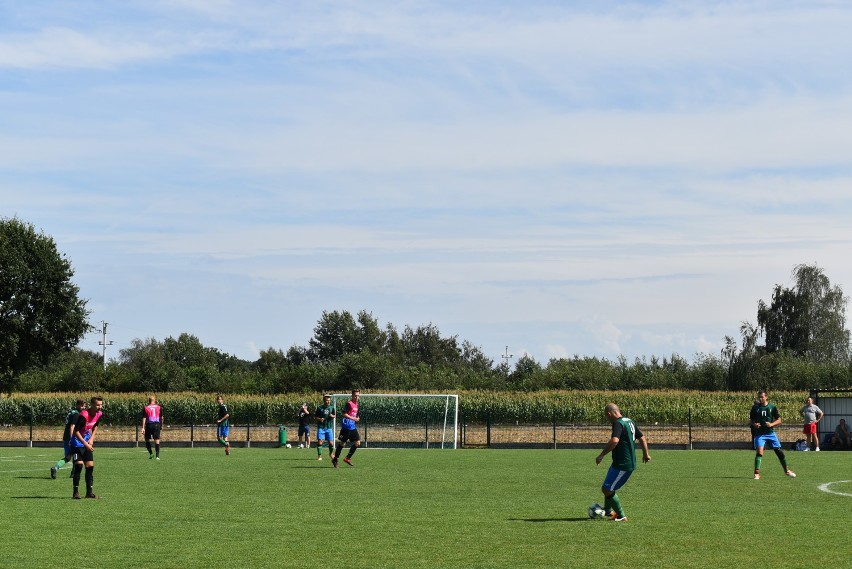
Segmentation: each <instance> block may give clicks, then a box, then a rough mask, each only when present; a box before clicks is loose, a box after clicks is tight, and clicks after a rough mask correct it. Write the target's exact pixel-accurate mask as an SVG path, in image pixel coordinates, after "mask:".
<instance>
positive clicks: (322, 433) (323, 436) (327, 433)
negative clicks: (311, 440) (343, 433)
mask: <svg viewBox="0 0 852 569" xmlns="http://www.w3.org/2000/svg"><path fill="white" fill-rule="evenodd" d="M317 440H318V441H328V442H331V441H333V440H334V429H319V428H318V429H317Z"/></svg>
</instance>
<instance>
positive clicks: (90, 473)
mask: <svg viewBox="0 0 852 569" xmlns="http://www.w3.org/2000/svg"><path fill="white" fill-rule="evenodd" d="M94 483H95V467H94V466H87V467H86V494H87V495H91V494H94V492H92V486H93V485H94Z"/></svg>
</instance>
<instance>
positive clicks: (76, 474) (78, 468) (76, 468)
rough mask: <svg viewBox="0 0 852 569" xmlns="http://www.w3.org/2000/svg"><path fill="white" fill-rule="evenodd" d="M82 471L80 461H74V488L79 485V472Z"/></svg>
mask: <svg viewBox="0 0 852 569" xmlns="http://www.w3.org/2000/svg"><path fill="white" fill-rule="evenodd" d="M81 472H83V465H82V463H74V476H72V478H73V479H74V490H76V489H77V488H79V487H80V473H81Z"/></svg>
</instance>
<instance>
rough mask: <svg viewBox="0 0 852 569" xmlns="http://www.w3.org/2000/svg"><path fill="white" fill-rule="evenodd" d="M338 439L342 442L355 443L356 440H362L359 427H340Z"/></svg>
mask: <svg viewBox="0 0 852 569" xmlns="http://www.w3.org/2000/svg"><path fill="white" fill-rule="evenodd" d="M337 440H338V441H340V442H342V443H345V442H350V443H354V442H355V441H360V440H361V435H359V434H358V429H340V433H339V434H338V435H337Z"/></svg>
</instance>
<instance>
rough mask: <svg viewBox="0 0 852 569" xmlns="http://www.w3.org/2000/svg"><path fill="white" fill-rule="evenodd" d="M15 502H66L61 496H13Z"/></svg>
mask: <svg viewBox="0 0 852 569" xmlns="http://www.w3.org/2000/svg"><path fill="white" fill-rule="evenodd" d="M12 499H13V500H66V499H67V498H62V497H60V496H12Z"/></svg>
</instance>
